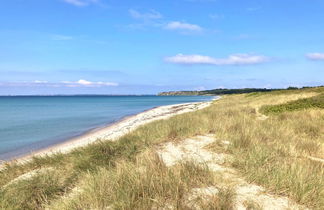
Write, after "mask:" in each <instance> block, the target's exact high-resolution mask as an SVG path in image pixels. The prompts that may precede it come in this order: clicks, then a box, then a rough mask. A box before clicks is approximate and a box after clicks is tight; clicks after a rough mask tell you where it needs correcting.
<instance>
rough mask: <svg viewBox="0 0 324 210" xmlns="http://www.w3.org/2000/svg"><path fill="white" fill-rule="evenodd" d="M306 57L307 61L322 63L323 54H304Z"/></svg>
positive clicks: (323, 59)
mask: <svg viewBox="0 0 324 210" xmlns="http://www.w3.org/2000/svg"><path fill="white" fill-rule="evenodd" d="M306 57H307V58H308V59H309V60H314V61H324V53H308V54H306Z"/></svg>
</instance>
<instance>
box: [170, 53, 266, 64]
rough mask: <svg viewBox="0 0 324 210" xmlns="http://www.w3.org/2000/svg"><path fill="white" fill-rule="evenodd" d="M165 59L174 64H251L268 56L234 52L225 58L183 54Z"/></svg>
mask: <svg viewBox="0 0 324 210" xmlns="http://www.w3.org/2000/svg"><path fill="white" fill-rule="evenodd" d="M165 61H166V62H168V63H176V64H188V65H194V64H209V65H251V64H259V63H265V62H267V61H269V58H268V57H266V56H263V55H249V54H234V55H230V56H228V57H227V58H213V57H210V56H205V55H183V54H178V55H176V56H172V57H167V58H165Z"/></svg>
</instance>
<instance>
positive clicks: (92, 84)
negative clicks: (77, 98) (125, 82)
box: [61, 79, 119, 87]
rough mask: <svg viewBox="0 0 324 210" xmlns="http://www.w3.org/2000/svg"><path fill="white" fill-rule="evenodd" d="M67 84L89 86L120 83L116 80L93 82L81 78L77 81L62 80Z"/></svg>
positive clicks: (70, 85)
mask: <svg viewBox="0 0 324 210" xmlns="http://www.w3.org/2000/svg"><path fill="white" fill-rule="evenodd" d="M61 83H63V84H66V85H67V86H68V87H80V86H88V87H100V86H118V85H119V84H118V83H115V82H91V81H88V80H84V79H80V80H78V81H76V82H71V81H63V82H61Z"/></svg>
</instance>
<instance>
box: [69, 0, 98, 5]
mask: <svg viewBox="0 0 324 210" xmlns="http://www.w3.org/2000/svg"><path fill="white" fill-rule="evenodd" d="M63 1H64V2H66V3H68V4H72V5H74V6H77V7H85V6H88V5H90V4H97V3H99V0H63Z"/></svg>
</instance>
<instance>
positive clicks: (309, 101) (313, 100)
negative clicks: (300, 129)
mask: <svg viewBox="0 0 324 210" xmlns="http://www.w3.org/2000/svg"><path fill="white" fill-rule="evenodd" d="M310 108H321V109H324V94H320V95H317V96H314V97H310V98H304V99H299V100H296V101H291V102H288V103H285V104H278V105H266V106H263V107H262V108H261V112H263V113H265V114H272V113H273V114H278V113H282V112H287V111H297V110H303V109H310Z"/></svg>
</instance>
